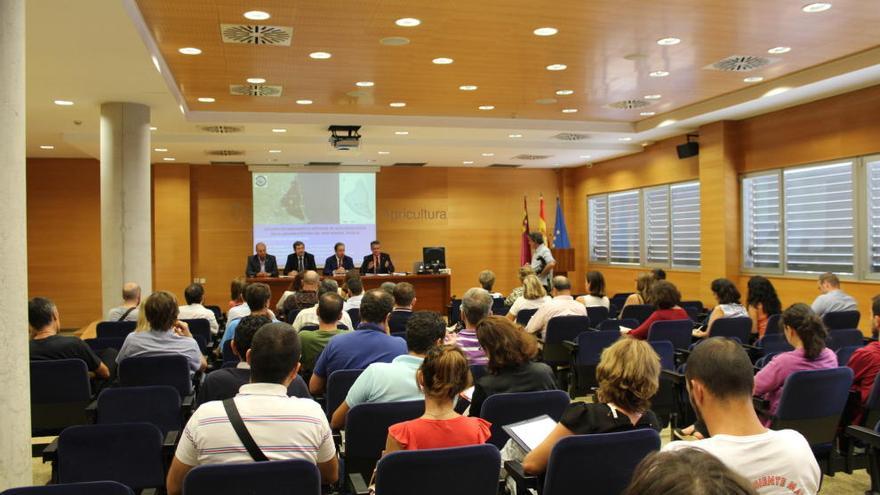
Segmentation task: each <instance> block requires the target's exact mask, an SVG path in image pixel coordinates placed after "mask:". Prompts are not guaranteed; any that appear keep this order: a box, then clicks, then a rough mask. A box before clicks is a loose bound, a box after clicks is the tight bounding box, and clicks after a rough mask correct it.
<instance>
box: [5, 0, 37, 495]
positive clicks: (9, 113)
mask: <svg viewBox="0 0 880 495" xmlns="http://www.w3.org/2000/svg"><path fill="white" fill-rule="evenodd" d="M0 67H2V68H3V69H2V70H0V198H3V200H2V201H0V253H3V255H2V256H0V342H3V350H2V359H0V361H2V362H3V365H2V366H0V384H2V385H0V404H2V407H0V425H2V426H0V491H3V490H4V489H6V488H10V487H13V486H27V485H30V484H32V483H33V478H32V474H31V415H30V409H31V408H30V401H31V399H30V395H31V394H30V373H29V367H28V363H29V359H28V336H27V331H26V330H27V216H26V208H27V203H26V201H25V191H26V183H25V122H24V115H25V113H24V112H25V104H24V85H25V81H24V0H0Z"/></svg>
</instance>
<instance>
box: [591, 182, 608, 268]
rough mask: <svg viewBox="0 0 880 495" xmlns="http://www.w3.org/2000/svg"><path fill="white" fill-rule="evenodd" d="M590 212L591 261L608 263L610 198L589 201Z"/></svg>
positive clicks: (604, 197)
mask: <svg viewBox="0 0 880 495" xmlns="http://www.w3.org/2000/svg"><path fill="white" fill-rule="evenodd" d="M587 211H589V212H590V246H589V249H590V261H599V262H605V263H607V262H608V197H607V196H596V197H592V198H590V199H589V200H587Z"/></svg>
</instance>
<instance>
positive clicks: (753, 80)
mask: <svg viewBox="0 0 880 495" xmlns="http://www.w3.org/2000/svg"><path fill="white" fill-rule="evenodd" d="M763 80H764V78H763V77H761V76H752V77H747V78H745V79H743V82H745V83H759V82H761V81H763Z"/></svg>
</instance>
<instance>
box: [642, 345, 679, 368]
mask: <svg viewBox="0 0 880 495" xmlns="http://www.w3.org/2000/svg"><path fill="white" fill-rule="evenodd" d="M648 343H649V344H651V347H653V348H654V352H656V353H657V355H658V356H660V367H661V368H663V369H664V370H670V371H672V370H675V348H674V347H672V342H670V341H668V340H654V341H651V342H648Z"/></svg>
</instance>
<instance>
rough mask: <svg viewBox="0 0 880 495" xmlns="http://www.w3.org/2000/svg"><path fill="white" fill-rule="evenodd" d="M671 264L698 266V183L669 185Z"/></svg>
mask: <svg viewBox="0 0 880 495" xmlns="http://www.w3.org/2000/svg"><path fill="white" fill-rule="evenodd" d="M669 196H670V202H671V206H670V208H669V210H670V215H671V217H672V266H686V267H698V266H700V183H699V182H685V183H681V184H673V185H671V186H669Z"/></svg>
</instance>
